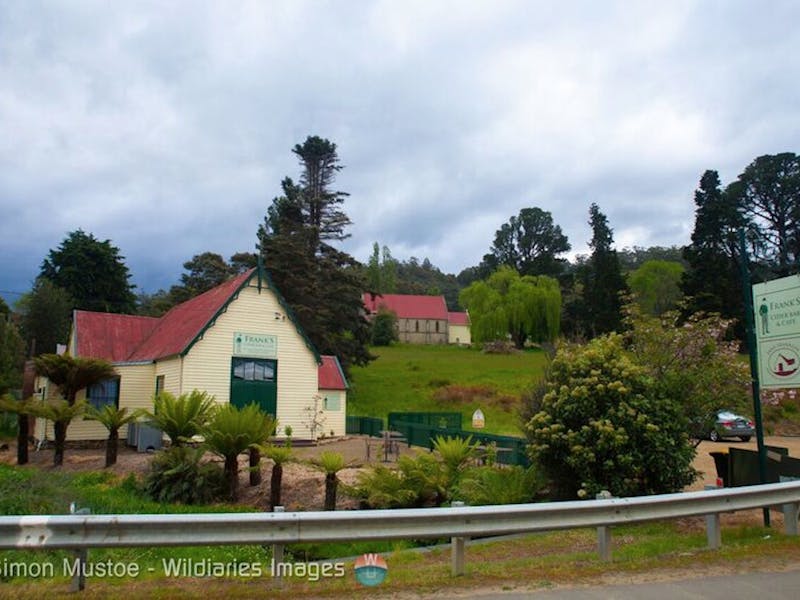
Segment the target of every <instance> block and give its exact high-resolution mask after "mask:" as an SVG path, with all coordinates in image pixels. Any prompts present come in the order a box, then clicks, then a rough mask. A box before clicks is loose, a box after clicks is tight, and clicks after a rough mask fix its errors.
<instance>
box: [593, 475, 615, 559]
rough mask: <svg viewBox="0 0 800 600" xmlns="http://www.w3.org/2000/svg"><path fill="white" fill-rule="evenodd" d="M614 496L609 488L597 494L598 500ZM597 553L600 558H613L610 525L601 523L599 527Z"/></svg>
mask: <svg viewBox="0 0 800 600" xmlns="http://www.w3.org/2000/svg"><path fill="white" fill-rule="evenodd" d="M611 498H613V496H612V495H611V493H610V492H609V491H608V490H603V491H602V492H600V493H599V494H597V495H595V499H597V500H610V499H611ZM597 553H598V554H599V555H600V560H602V561H604V562H609V561H610V560H611V527H610V526H608V525H601V526H600V527H598V528H597Z"/></svg>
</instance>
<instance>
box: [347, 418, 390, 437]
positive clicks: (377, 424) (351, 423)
mask: <svg viewBox="0 0 800 600" xmlns="http://www.w3.org/2000/svg"><path fill="white" fill-rule="evenodd" d="M345 431H346V432H347V433H351V434H363V435H369V436H373V437H380V435H381V431H383V419H380V418H378V417H347V418H346V421H345Z"/></svg>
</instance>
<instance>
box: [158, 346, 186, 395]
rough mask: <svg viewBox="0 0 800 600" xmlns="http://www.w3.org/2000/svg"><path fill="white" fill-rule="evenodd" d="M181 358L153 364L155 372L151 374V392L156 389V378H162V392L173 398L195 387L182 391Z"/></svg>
mask: <svg viewBox="0 0 800 600" xmlns="http://www.w3.org/2000/svg"><path fill="white" fill-rule="evenodd" d="M182 363H183V358H181V357H180V356H175V357H172V358H169V359H167V360H159V361H157V362H156V364H155V372H154V373H153V381H152V390H153V392H155V389H156V377H159V376H162V375H163V376H164V391H165V392H169V393H170V394H173V395H174V396H176V397H177V396H180V395H181V394H183V393H184V392H191V391H192V389H193V388H194V387H197V386H190V387H189V388H188V389H184V386H183V379H182V375H181V373H182V371H183V369H182V367H183V364H182Z"/></svg>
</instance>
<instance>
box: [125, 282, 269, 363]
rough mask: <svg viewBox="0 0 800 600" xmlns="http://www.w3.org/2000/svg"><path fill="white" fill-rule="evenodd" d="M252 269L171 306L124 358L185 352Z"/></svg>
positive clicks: (145, 358) (172, 354) (137, 358)
mask: <svg viewBox="0 0 800 600" xmlns="http://www.w3.org/2000/svg"><path fill="white" fill-rule="evenodd" d="M254 272H255V269H250V270H248V271H245V272H244V273H242V274H241V275H239V276H238V277H234V278H233V279H229V280H228V281H226V282H225V283H223V284H221V285H218V286H217V287H215V288H212V289H210V290H208V291H207V292H205V293H203V294H200V295H199V296H195V297H194V298H192V299H191V300H187V301H186V302H183V303H181V304H178V305H176V306H173V307H172V308H171V309H170V310H169V312H167V314H165V315H164V316H163V317H161V319H159V323H158V326H157V327H156V328H155V329H154V330H153V332H152V333H151V334H150V336H149V337H148V338H147V339H146V340H144V342H143V343H142V344H141V345H139V346H138V347H137V348H136V349H135V350H134V351H133V352H132V353H131V354H130V355H129V356H128V360H129V361H131V362H136V361H141V360H156V359H159V358H166V357H167V356H174V355H176V354H183V353H184V352H186V351H188V350H189V348H190V347H191V346H192V344H193V343H194V341H195V340H196V338H197V337H198V336H199V335H200V334H201V333H202V332H203V330H205V329H206V328H207V327H209V326H210V325H212V324H213V323H212V321H213V320H215V319H216V317H217V316H218V313H220V311H221V310H222V309H223V308H224V307H225V306H226V305H227V304H228V303H229V302H230V301H231V300H233V298H234V296H235V295H236V294H237V293H238V292H239V290H240V289H241V288H243V287H244V286H245V284H247V282H248V281H249V280H250V277H252V276H253V274H254Z"/></svg>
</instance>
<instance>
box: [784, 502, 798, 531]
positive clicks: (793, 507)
mask: <svg viewBox="0 0 800 600" xmlns="http://www.w3.org/2000/svg"><path fill="white" fill-rule="evenodd" d="M799 515H800V504H798V503H797V502H790V503H789V504H784V505H783V527H784V531H785V533H786V535H798V527H797V519H798V516H799Z"/></svg>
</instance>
